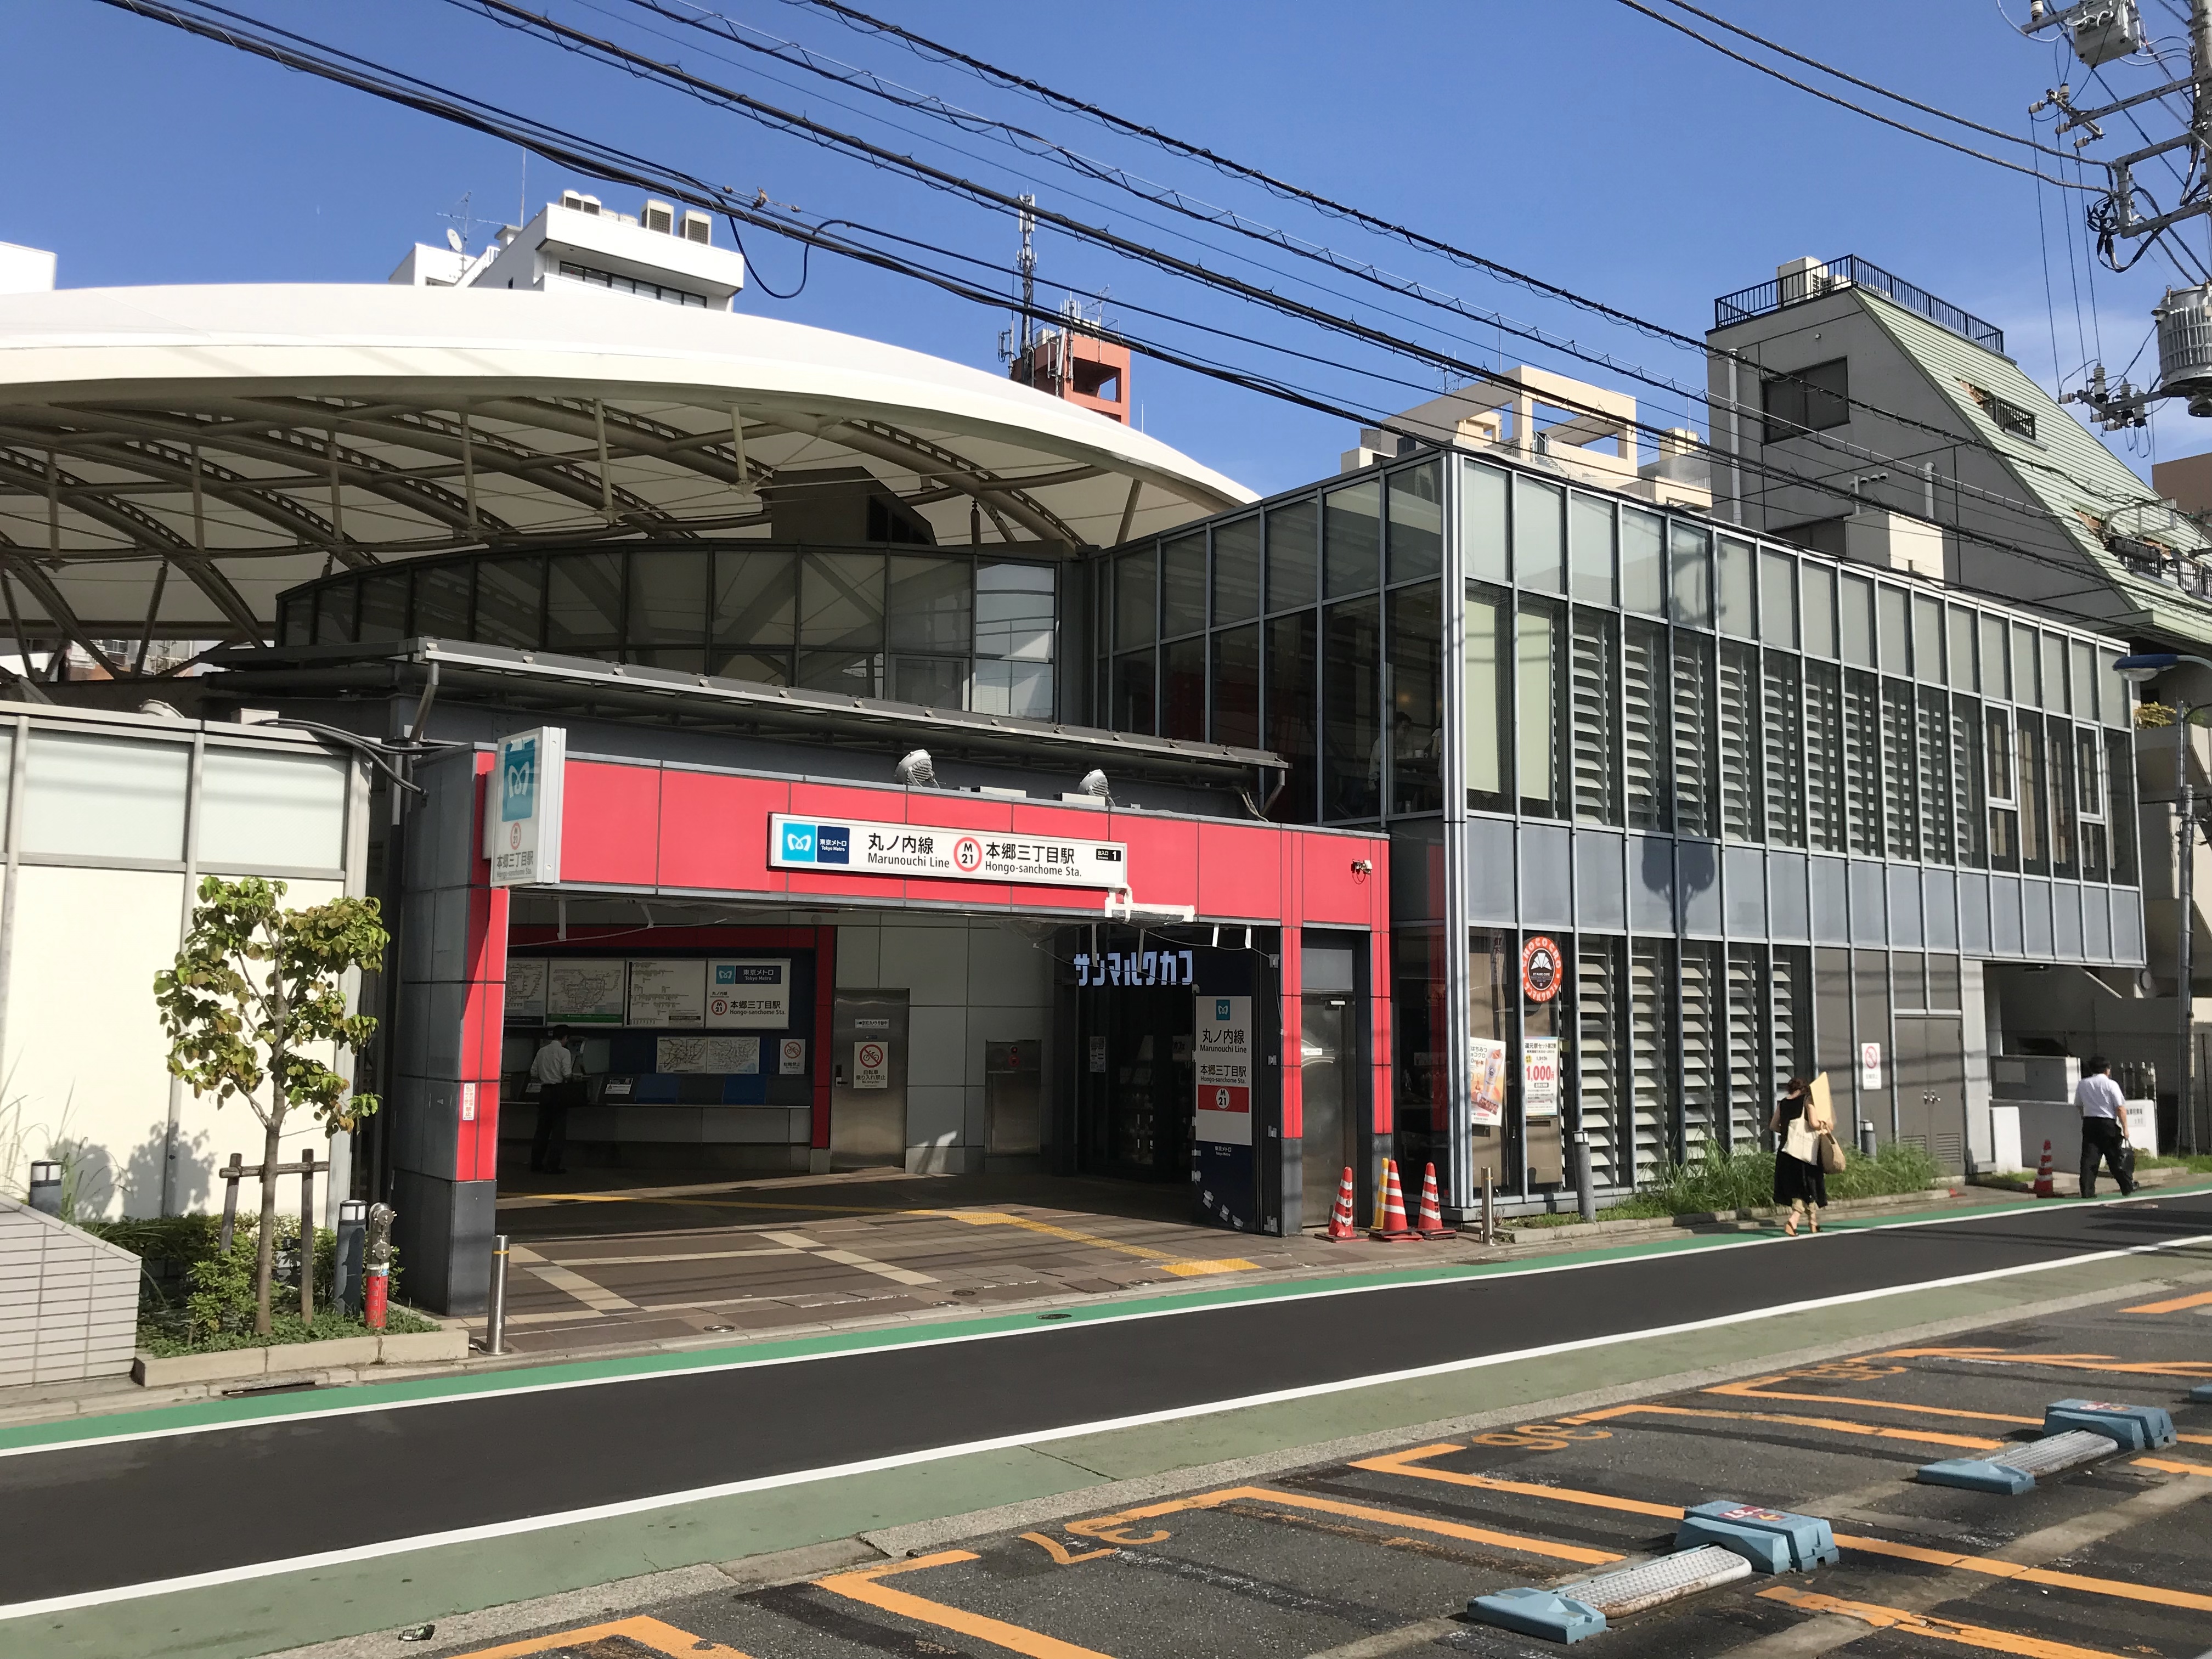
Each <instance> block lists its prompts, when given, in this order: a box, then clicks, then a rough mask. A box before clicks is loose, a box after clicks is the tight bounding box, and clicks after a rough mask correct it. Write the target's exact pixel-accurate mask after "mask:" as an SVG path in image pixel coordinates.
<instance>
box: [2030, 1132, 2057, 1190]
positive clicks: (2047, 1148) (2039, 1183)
mask: <svg viewBox="0 0 2212 1659" xmlns="http://www.w3.org/2000/svg"><path fill="white" fill-rule="evenodd" d="M2035 1195H2036V1196H2037V1197H2038V1198H2056V1197H2057V1196H2058V1185H2057V1182H2054V1181H2052V1180H2051V1143H2050V1142H2049V1141H2047V1140H2046V1141H2045V1142H2044V1143H2043V1162H2042V1163H2040V1164H2038V1165H2036V1168H2035Z"/></svg>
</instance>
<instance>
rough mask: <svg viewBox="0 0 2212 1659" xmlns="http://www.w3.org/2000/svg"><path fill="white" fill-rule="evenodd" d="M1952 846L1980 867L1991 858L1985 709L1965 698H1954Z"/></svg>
mask: <svg viewBox="0 0 2212 1659" xmlns="http://www.w3.org/2000/svg"><path fill="white" fill-rule="evenodd" d="M1950 747H1951V785H1952V787H1951V827H1952V835H1951V849H1952V854H1953V855H1954V857H1955V858H1956V859H1957V860H1958V861H1959V862H1960V864H1963V865H1967V866H1971V867H1972V868H1974V869H1979V868H1981V866H1983V865H1984V864H1986V863H1987V862H1988V861H1989V848H1988V831H1987V830H1986V829H1984V827H1983V817H1982V712H1981V707H1980V705H1979V704H1978V703H1973V702H1968V701H1967V700H1966V698H1964V697H1954V698H1952V699H1951V744H1950Z"/></svg>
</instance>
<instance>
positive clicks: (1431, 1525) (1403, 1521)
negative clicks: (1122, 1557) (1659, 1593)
mask: <svg viewBox="0 0 2212 1659" xmlns="http://www.w3.org/2000/svg"><path fill="white" fill-rule="evenodd" d="M1239 1500H1243V1501H1245V1502H1249V1503H1257V1504H1280V1505H1282V1506H1283V1507H1284V1508H1285V1509H1292V1510H1313V1511H1315V1512H1316V1513H1317V1514H1322V1515H1339V1516H1345V1517H1346V1518H1347V1519H1349V1520H1353V1521H1371V1522H1375V1523H1376V1525H1378V1526H1384V1527H1392V1528H1398V1529H1399V1530H1401V1531H1408V1532H1426V1533H1433V1534H1436V1535H1437V1536H1438V1537H1440V1538H1456V1539H1459V1540H1461V1541H1463V1542H1466V1543H1470V1544H1487V1545H1490V1546H1491V1547H1493V1548H1497V1549H1507V1550H1512V1551H1515V1552H1516V1553H1519V1554H1522V1555H1541V1556H1548V1557H1550V1558H1551V1559H1553V1560H1555V1561H1572V1562H1574V1563H1576V1564H1577V1565H1581V1566H1589V1567H1601V1566H1606V1565H1609V1564H1611V1563H1613V1562H1614V1561H1618V1560H1620V1559H1623V1558H1622V1557H1620V1555H1618V1554H1616V1553H1613V1552H1612V1551H1610V1550H1594V1549H1589V1548H1587V1547H1584V1546H1583V1545H1580V1544H1556V1543H1553V1541H1551V1540H1550V1539H1548V1538H1531V1537H1529V1536H1528V1534H1525V1533H1517V1532H1498V1531H1497V1530H1495V1529H1494V1528H1489V1527H1474V1526H1468V1524H1466V1523H1465V1522H1459V1521H1445V1520H1442V1519H1440V1518H1438V1517H1437V1516H1431V1515H1416V1514H1413V1513H1411V1512H1409V1511H1407V1510H1391V1509H1384V1508H1383V1507H1381V1506H1380V1505H1378V1504H1347V1503H1346V1502H1344V1501H1343V1500H1342V1499H1340V1498H1321V1497H1316V1496H1315V1495H1314V1494H1313V1493H1310V1492H1283V1491H1280V1490H1279V1489H1277V1488H1275V1487H1273V1486H1224V1487H1222V1488H1220V1489H1219V1490H1218V1491H1216V1492H1194V1493H1193V1494H1192V1495H1191V1496H1189V1497H1188V1498H1169V1499H1168V1500H1166V1501H1165V1502H1164V1503H1158V1504H1139V1506H1138V1507H1136V1508H1135V1509H1129V1510H1117V1511H1116V1512H1115V1513H1114V1514H1112V1515H1099V1516H1092V1517H1091V1519H1089V1520H1088V1521H1071V1522H1068V1523H1067V1525H1066V1531H1069V1532H1072V1533H1076V1534H1079V1535H1081V1536H1083V1537H1085V1538H1096V1539H1098V1540H1101V1541H1103V1542H1105V1543H1109V1544H1128V1545H1140V1544H1159V1543H1164V1542H1166V1541H1167V1540H1168V1539H1169V1538H1170V1537H1172V1536H1173V1535H1174V1534H1171V1533H1167V1532H1163V1531H1161V1530H1159V1529H1158V1528H1154V1529H1153V1530H1152V1531H1150V1532H1146V1533H1142V1534H1137V1535H1135V1536H1132V1535H1131V1533H1130V1528H1133V1527H1135V1526H1138V1525H1139V1524H1141V1523H1142V1522H1146V1521H1154V1520H1158V1518H1159V1517H1160V1516H1164V1515H1176V1514H1180V1513H1182V1512H1183V1511H1185V1510H1211V1509H1218V1508H1219V1507H1220V1506H1221V1505H1222V1504H1229V1503H1235V1502H1237V1501H1239Z"/></svg>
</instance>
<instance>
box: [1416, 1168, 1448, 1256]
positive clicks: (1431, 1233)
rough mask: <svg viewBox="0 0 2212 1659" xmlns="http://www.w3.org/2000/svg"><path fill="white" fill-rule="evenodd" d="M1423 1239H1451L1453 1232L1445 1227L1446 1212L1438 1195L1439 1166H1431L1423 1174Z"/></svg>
mask: <svg viewBox="0 0 2212 1659" xmlns="http://www.w3.org/2000/svg"><path fill="white" fill-rule="evenodd" d="M1419 1231H1420V1235H1421V1237H1423V1238H1450V1237H1455V1235H1454V1233H1453V1232H1452V1230H1451V1229H1450V1228H1449V1227H1447V1226H1445V1225H1444V1210H1443V1201H1442V1200H1441V1199H1440V1198H1439V1197H1438V1195H1437V1166H1436V1165H1435V1164H1430V1165H1429V1166H1428V1168H1427V1169H1425V1170H1423V1171H1422V1172H1421V1221H1420V1228H1419Z"/></svg>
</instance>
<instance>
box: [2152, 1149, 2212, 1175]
mask: <svg viewBox="0 0 2212 1659" xmlns="http://www.w3.org/2000/svg"><path fill="white" fill-rule="evenodd" d="M2136 1168H2137V1169H2138V1170H2188V1171H2189V1172H2190V1173H2191V1175H2212V1153H2203V1152H2199V1153H2197V1154H2194V1155H2192V1156H2191V1157H2188V1158H2170V1157H2169V1158H2136Z"/></svg>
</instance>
